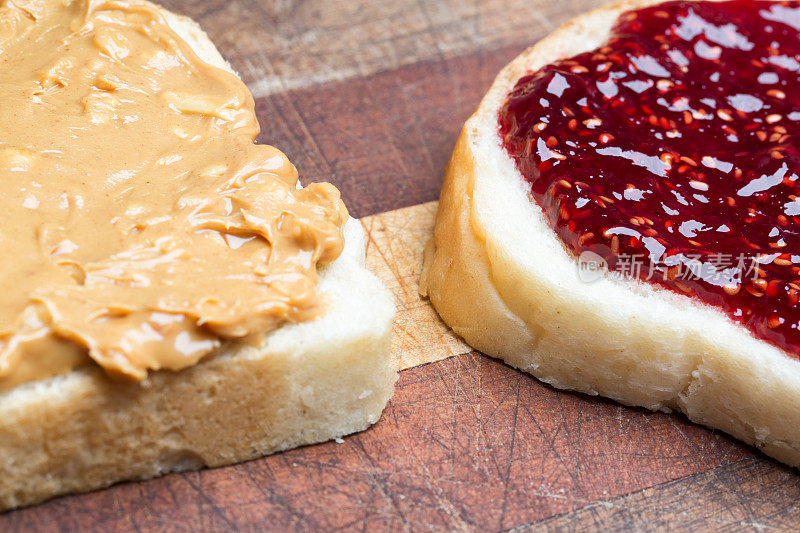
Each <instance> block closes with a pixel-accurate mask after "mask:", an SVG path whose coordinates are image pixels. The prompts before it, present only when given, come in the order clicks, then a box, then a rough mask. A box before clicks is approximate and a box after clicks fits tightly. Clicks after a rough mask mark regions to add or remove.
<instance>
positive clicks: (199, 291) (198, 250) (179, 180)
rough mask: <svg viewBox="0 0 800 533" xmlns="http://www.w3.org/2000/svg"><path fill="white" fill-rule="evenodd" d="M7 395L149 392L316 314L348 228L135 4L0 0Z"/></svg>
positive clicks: (222, 85)
mask: <svg viewBox="0 0 800 533" xmlns="http://www.w3.org/2000/svg"><path fill="white" fill-rule="evenodd" d="M0 61H2V70H1V71H0V98H1V99H2V100H0V103H1V104H2V105H0V250H2V253H3V259H2V261H1V262H0V294H2V295H3V297H2V300H0V390H2V389H8V388H11V387H13V386H16V385H18V384H20V383H23V382H26V381H32V380H37V379H42V378H45V377H48V376H52V375H56V374H61V373H65V372H68V371H70V370H71V369H73V368H76V367H78V366H81V365H84V364H90V363H91V361H92V360H93V361H94V362H95V363H97V364H99V365H101V366H102V367H103V368H104V369H105V370H106V372H108V373H109V374H110V375H112V376H118V377H124V378H128V379H132V380H142V379H144V378H145V377H146V376H147V372H148V371H149V370H157V369H172V370H178V369H181V368H185V367H188V366H190V365H193V364H195V363H196V362H197V361H199V360H200V359H201V358H203V357H205V356H207V355H209V354H212V353H213V352H214V351H216V350H217V349H218V348H219V347H220V346H221V345H222V344H223V343H224V342H226V341H227V340H230V339H241V338H245V337H246V338H253V337H257V336H259V335H263V334H264V333H266V332H269V331H270V330H273V329H275V328H276V327H278V326H280V325H281V324H284V323H286V322H296V321H303V320H308V319H311V318H313V317H315V316H317V315H319V314H320V313H321V312H323V306H322V304H321V295H320V294H319V293H318V291H317V266H318V265H320V264H324V263H327V262H330V261H332V260H334V259H335V258H336V257H338V255H339V254H340V253H341V250H342V247H343V237H342V225H343V224H344V222H345V220H346V219H347V211H346V209H345V207H344V205H343V204H342V202H341V200H340V198H339V192H338V191H337V190H336V188H334V187H333V186H332V185H329V184H326V183H320V184H312V185H309V186H307V187H305V188H297V171H296V170H295V168H294V167H293V166H292V164H291V163H290V162H289V161H288V160H287V158H286V157H285V156H284V155H283V154H282V153H281V152H280V151H279V150H277V149H275V148H273V147H271V146H266V145H256V144H254V140H255V137H256V135H257V134H258V132H259V126H258V122H257V120H256V116H255V112H254V104H253V99H252V97H251V95H250V93H249V92H248V90H247V88H246V87H245V85H244V84H243V83H242V82H241V81H240V80H239V79H238V78H237V77H236V76H234V75H233V74H231V73H229V72H227V71H226V70H224V69H222V68H218V67H216V66H212V65H210V64H208V63H206V62H204V61H203V60H201V59H200V58H199V57H198V55H197V54H196V53H195V52H194V51H193V50H192V48H191V47H190V46H189V45H188V44H187V43H186V42H185V41H184V40H183V39H181V38H180V37H179V36H178V34H177V33H176V32H175V31H174V30H173V29H172V28H170V26H169V25H168V23H167V20H166V19H165V12H164V11H163V10H161V9H160V8H158V7H156V6H154V5H152V4H149V3H147V2H143V1H137V0H130V1H127V0H108V1H100V0H0Z"/></svg>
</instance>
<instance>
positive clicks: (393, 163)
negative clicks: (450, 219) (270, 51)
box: [256, 46, 523, 218]
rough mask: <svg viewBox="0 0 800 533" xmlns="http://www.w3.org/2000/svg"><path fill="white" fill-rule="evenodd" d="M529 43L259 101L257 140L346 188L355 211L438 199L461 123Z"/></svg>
mask: <svg viewBox="0 0 800 533" xmlns="http://www.w3.org/2000/svg"><path fill="white" fill-rule="evenodd" d="M522 48H523V47H522V46H512V47H504V48H499V49H493V50H489V51H483V50H479V51H476V52H475V53H473V54H469V55H466V56H459V57H454V58H451V59H447V60H443V61H437V62H430V63H421V64H415V65H408V66H406V67H403V68H400V69H398V70H396V71H391V72H382V73H379V74H375V75H373V76H369V77H367V78H359V79H352V80H349V81H345V82H332V83H328V84H325V85H322V86H318V87H313V88H307V89H302V90H297V91H290V92H287V93H281V94H276V95H272V96H270V97H267V98H260V99H259V100H257V102H256V111H257V113H258V117H259V119H260V121H261V127H262V135H261V136H260V137H259V140H260V141H262V142H269V143H270V144H273V145H275V146H278V147H280V149H281V150H283V151H284V152H285V153H286V155H288V156H289V158H290V159H291V160H292V162H294V164H295V165H296V166H297V168H298V169H299V171H300V176H301V178H302V179H303V180H304V181H306V182H307V181H318V180H327V181H331V182H332V183H333V184H335V185H336V186H337V187H339V189H340V190H341V191H342V196H343V198H344V199H345V202H346V203H347V206H348V208H349V209H350V211H351V213H352V214H353V215H354V216H356V217H359V218H361V217H364V216H367V215H373V214H376V213H382V212H385V211H390V210H393V209H398V208H400V207H407V206H411V205H416V204H419V203H423V202H428V201H431V200H436V199H437V198H438V197H439V189H440V187H441V180H442V176H443V174H444V168H445V165H446V164H447V160H448V159H449V158H450V153H451V152H452V150H453V145H454V144H455V139H456V136H457V135H458V132H459V131H460V129H461V126H462V125H463V124H464V120H465V119H466V118H467V117H468V116H469V115H470V114H471V113H472V111H473V110H474V109H475V108H476V107H477V104H478V102H479V101H480V98H481V97H482V96H483V93H484V92H485V91H486V89H487V88H488V86H489V84H490V83H491V81H492V79H493V78H494V77H495V75H496V74H497V71H498V70H499V69H500V68H501V67H502V66H503V65H504V64H505V63H507V62H508V61H510V60H511V59H512V58H513V57H514V56H515V55H516V54H517V53H518V52H519V51H520V50H521V49H522Z"/></svg>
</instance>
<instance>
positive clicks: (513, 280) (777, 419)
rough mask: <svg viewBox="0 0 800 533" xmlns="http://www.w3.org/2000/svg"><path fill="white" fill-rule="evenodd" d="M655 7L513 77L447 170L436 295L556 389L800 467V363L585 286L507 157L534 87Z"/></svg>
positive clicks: (537, 59)
mask: <svg viewBox="0 0 800 533" xmlns="http://www.w3.org/2000/svg"><path fill="white" fill-rule="evenodd" d="M655 3H658V2H655V1H652V0H644V1H626V2H618V3H614V4H610V5H608V6H604V7H601V8H598V9H596V10H594V11H591V12H589V13H587V14H584V15H582V16H580V17H578V18H576V19H573V20H572V21H570V22H569V23H567V24H566V25H565V26H563V27H562V28H561V29H559V30H557V31H556V32H555V33H553V34H552V35H550V36H549V37H547V38H546V39H544V40H543V41H541V42H539V43H538V44H536V45H535V46H533V47H532V48H530V49H528V50H526V51H525V52H523V53H522V54H521V55H520V56H519V57H517V58H516V59H515V60H514V61H512V62H511V63H510V64H509V65H508V66H506V67H505V68H504V69H503V70H502V71H501V72H500V74H499V75H498V77H497V78H496V80H495V81H494V83H493V85H492V87H491V88H490V90H489V92H488V93H487V95H486V96H485V98H484V99H483V101H482V102H481V105H480V106H479V108H478V109H477V111H476V112H475V113H474V114H473V116H472V117H470V119H469V120H468V121H467V123H466V124H465V126H464V129H463V131H462V133H461V136H460V138H459V141H458V144H457V146H456V148H455V151H454V153H453V156H452V158H451V161H450V163H449V165H448V167H447V171H446V175H445V181H444V185H443V189H442V195H441V199H440V204H439V211H438V213H437V220H436V228H435V234H434V237H433V239H432V241H431V243H429V246H428V249H427V251H426V258H425V265H424V267H423V274H422V279H421V282H420V285H421V287H422V292H423V293H427V295H428V296H429V298H430V300H431V302H432V303H433V305H434V306H435V307H436V309H437V311H438V312H439V314H440V315H441V316H442V318H443V319H444V320H445V322H447V323H448V324H449V325H451V327H453V329H454V331H455V332H456V333H458V334H459V335H461V336H462V337H463V338H464V340H465V341H466V342H467V343H469V344H470V345H472V346H474V347H475V348H477V349H479V350H480V351H482V352H484V353H486V354H487V355H490V356H493V357H498V358H500V359H503V360H505V361H506V362H507V363H509V364H511V365H512V366H515V367H517V368H519V369H521V370H524V371H526V372H529V373H531V374H533V375H534V376H536V377H537V378H539V379H541V380H542V381H544V382H546V383H549V384H551V385H553V386H555V387H558V388H563V389H570V390H576V391H581V392H584V393H587V394H593V395H594V394H600V395H603V396H606V397H609V398H613V399H615V400H617V401H620V402H622V403H625V404H628V405H635V406H642V407H646V408H648V409H653V410H665V411H668V410H671V409H677V410H680V411H682V412H683V413H685V414H686V415H687V416H688V417H689V418H690V419H691V420H693V421H695V422H698V423H701V424H704V425H707V426H710V427H713V428H717V429H721V430H723V431H725V432H727V433H729V434H731V435H733V436H735V437H737V438H739V439H741V440H743V441H745V442H747V443H749V444H752V445H755V446H756V447H758V448H760V449H762V450H763V451H764V452H765V453H767V454H768V455H770V456H772V457H774V458H776V459H778V460H780V461H782V462H784V463H786V464H789V465H792V466H798V465H800V425H798V424H800V361H798V360H797V359H795V358H792V357H790V356H789V355H788V354H786V353H785V352H783V351H781V350H780V349H778V348H776V347H774V346H772V345H769V344H768V343H765V342H763V341H761V340H759V339H756V338H755V337H754V336H752V335H751V334H750V332H749V331H748V330H746V329H745V328H744V327H742V326H740V325H737V324H734V323H733V322H732V321H730V320H729V319H728V318H727V317H726V316H725V315H724V314H723V313H722V312H721V311H719V310H717V309H715V308H712V307H709V306H706V305H704V304H702V303H699V302H696V301H694V300H692V299H691V298H687V297H684V296H680V295H677V294H674V293H672V291H668V290H664V289H661V288H659V287H657V286H655V285H652V284H648V283H640V282H638V281H632V280H631V281H625V280H622V281H621V280H612V279H603V280H600V281H598V282H596V283H594V284H587V283H584V282H581V281H580V280H579V279H578V270H577V265H576V261H575V258H574V256H573V255H572V254H571V253H570V252H569V251H568V250H567V249H566V248H565V247H564V246H563V244H562V243H561V241H560V240H558V238H557V236H556V234H555V232H553V231H552V230H551V229H550V227H549V225H548V224H547V223H546V221H545V218H544V216H543V214H542V211H541V208H539V206H538V205H536V204H535V202H533V201H532V200H531V199H530V198H529V196H528V193H527V191H526V189H525V186H524V182H523V178H522V176H521V175H520V174H519V172H518V171H517V169H516V166H515V165H514V163H513V161H512V160H511V159H510V158H509V156H508V155H507V154H506V153H505V151H504V150H503V148H502V146H501V143H500V137H499V135H498V132H497V112H498V110H499V108H500V106H501V105H502V102H503V101H504V99H505V95H506V94H507V93H508V91H509V90H510V89H511V88H512V87H513V86H514V84H515V83H516V80H517V79H519V77H520V76H522V75H523V74H525V73H526V72H530V71H532V70H536V69H538V68H541V67H542V66H544V65H546V64H548V63H550V62H552V61H554V60H556V59H558V58H559V57H565V56H572V55H575V54H577V53H580V52H583V51H586V50H590V49H593V48H595V47H597V46H599V45H600V44H601V43H602V42H603V41H605V39H606V37H607V35H608V32H609V29H610V27H611V25H612V24H613V21H614V20H616V18H617V16H618V15H619V13H621V12H622V11H624V10H627V9H633V8H637V7H641V6H644V5H649V4H655ZM520 228H525V235H521V234H520V233H521V232H520Z"/></svg>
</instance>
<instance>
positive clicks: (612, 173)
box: [499, 0, 800, 357]
mask: <svg viewBox="0 0 800 533" xmlns="http://www.w3.org/2000/svg"><path fill="white" fill-rule="evenodd" d="M499 123H500V125H499V126H500V134H501V137H502V139H503V142H504V144H505V148H506V150H507V151H508V153H509V154H510V155H511V156H512V158H513V159H514V160H515V161H516V163H517V166H518V168H519V169H520V171H521V173H522V174H523V175H524V177H525V179H526V180H528V182H529V183H530V186H531V191H532V194H533V198H534V199H535V200H536V202H537V203H538V204H539V205H540V206H541V207H542V208H543V209H544V211H545V213H546V215H547V216H548V219H549V222H550V224H551V225H552V227H553V228H554V229H555V231H556V232H557V233H558V235H559V236H560V238H561V239H562V240H563V241H564V242H565V243H566V244H567V245H568V246H569V247H570V248H571V249H572V250H573V251H574V252H576V254H580V253H584V252H587V251H589V252H594V253H596V254H599V255H600V256H602V257H603V258H604V259H605V260H606V261H607V262H608V264H609V267H610V268H611V269H613V270H615V271H616V272H618V273H619V272H623V273H625V274H626V275H629V276H636V277H639V278H642V279H647V280H650V281H652V282H655V283H660V284H663V285H666V286H667V287H669V288H671V289H674V290H675V291H678V292H681V293H685V294H690V295H692V296H694V297H696V298H699V299H701V300H703V301H704V302H707V303H709V304H712V305H715V306H718V307H721V308H722V309H723V310H724V311H725V312H726V313H727V314H728V315H729V316H730V317H731V318H732V319H733V320H735V321H737V322H739V323H742V324H744V325H746V326H748V327H749V328H750V329H751V330H752V331H753V332H754V333H755V334H756V335H757V336H758V337H760V338H763V339H766V340H768V341H770V342H772V343H774V344H776V345H777V346H779V347H781V348H783V349H786V350H788V351H789V352H790V353H793V354H794V355H795V356H797V357H800V331H799V330H798V328H800V305H799V304H798V296H800V181H798V176H799V175H800V151H798V146H800V145H798V143H800V2H768V1H757V0H747V1H745V0H737V1H731V2H722V3H716V2H669V3H665V4H660V5H657V6H653V7H650V8H646V9H643V10H638V11H632V12H628V13H625V14H623V15H621V17H620V18H619V20H618V21H617V23H616V26H615V27H614V28H613V30H612V33H611V37H610V39H609V41H608V42H607V43H606V44H605V45H603V46H601V47H600V48H598V49H597V50H594V51H592V52H587V53H584V54H581V55H578V56H575V57H573V58H569V59H565V60H561V61H558V62H556V63H553V64H551V65H548V66H547V67H545V68H543V69H542V70H540V71H538V72H535V73H531V74H529V75H527V76H525V77H523V78H522V79H520V80H519V82H518V84H517V85H516V87H515V88H514V90H513V91H512V92H511V93H510V95H509V97H508V100H507V102H506V103H505V105H504V106H503V108H502V109H501V111H500V115H499Z"/></svg>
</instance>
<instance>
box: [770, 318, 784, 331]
mask: <svg viewBox="0 0 800 533" xmlns="http://www.w3.org/2000/svg"><path fill="white" fill-rule="evenodd" d="M781 324H783V320H781V318H780V317H779V316H778V315H772V316H771V317H769V319H768V320H767V326H768V327H769V328H770V329H775V328H777V327H778V326H780V325H781Z"/></svg>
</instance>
